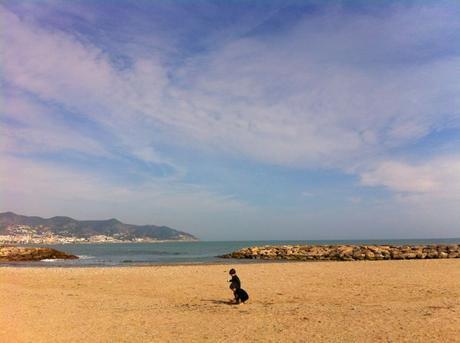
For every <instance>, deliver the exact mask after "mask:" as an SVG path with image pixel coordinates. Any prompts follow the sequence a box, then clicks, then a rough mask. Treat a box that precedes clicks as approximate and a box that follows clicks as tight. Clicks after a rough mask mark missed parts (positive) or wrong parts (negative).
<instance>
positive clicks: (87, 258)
mask: <svg viewBox="0 0 460 343" xmlns="http://www.w3.org/2000/svg"><path fill="white" fill-rule="evenodd" d="M77 256H78V258H79V259H80V260H89V259H92V258H95V257H94V256H90V255H77Z"/></svg>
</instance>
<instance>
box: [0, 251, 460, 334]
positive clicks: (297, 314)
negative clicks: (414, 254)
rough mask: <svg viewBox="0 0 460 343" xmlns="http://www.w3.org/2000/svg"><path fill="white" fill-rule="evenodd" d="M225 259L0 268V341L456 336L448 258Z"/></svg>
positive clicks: (459, 311)
mask: <svg viewBox="0 0 460 343" xmlns="http://www.w3.org/2000/svg"><path fill="white" fill-rule="evenodd" d="M229 268H230V266H229V265H189V266H149V267H129V268H17V267H1V268H0V337H1V341H2V342H181V341H183V342H202V341H209V342H230V341H231V342H281V341H284V342H322V341H324V342H373V341H384V342H401V341H407V342H430V341H446V342H447V341H449V342H455V341H457V342H459V341H460V259H453V260H411V261H378V262H377V261H376V262H317V263H263V264H243V265H236V269H237V272H238V275H239V276H240V278H241V280H242V286H243V288H244V289H246V290H247V291H248V292H249V294H250V297H251V298H250V300H249V302H248V303H247V304H244V305H229V304H227V303H226V302H227V301H228V300H229V298H230V296H231V293H230V290H229V289H228V283H227V280H228V274H227V273H228V270H229Z"/></svg>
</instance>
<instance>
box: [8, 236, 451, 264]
mask: <svg viewBox="0 0 460 343" xmlns="http://www.w3.org/2000/svg"><path fill="white" fill-rule="evenodd" d="M437 243H439V244H449V243H451V244H453V243H457V244H459V243H460V238H456V239H406V240H356V241H353V240H347V241H343V240H342V241H339V240H337V241H332V240H327V241H240V242H203V241H200V242H165V243H129V244H66V245H52V246H51V245H50V247H52V248H54V249H58V250H61V251H65V252H67V253H71V254H74V255H77V256H79V257H80V258H79V259H78V260H68V261H64V260H54V261H40V262H33V263H27V264H23V263H21V264H20V265H24V266H25V265H27V266H30V265H34V266H64V267H65V266H81V267H87V266H95V267H97V266H134V265H150V264H203V263H215V262H219V263H232V264H235V263H261V261H260V260H228V259H221V258H218V257H216V256H218V255H223V254H225V253H229V252H232V251H234V250H238V249H241V248H244V247H250V246H262V245H284V244H394V245H400V244H401V245H402V244H437ZM14 265H18V264H14Z"/></svg>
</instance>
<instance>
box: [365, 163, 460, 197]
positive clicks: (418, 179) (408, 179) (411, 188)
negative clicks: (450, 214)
mask: <svg viewBox="0 0 460 343" xmlns="http://www.w3.org/2000/svg"><path fill="white" fill-rule="evenodd" d="M361 183H362V184H363V185H365V186H383V187H387V188H388V189H390V190H392V191H394V192H397V193H402V194H403V195H402V197H405V196H407V194H405V193H408V196H413V195H414V193H415V195H416V197H412V198H420V196H422V195H423V196H425V199H431V200H433V197H435V198H439V197H442V198H456V199H460V157H459V156H449V157H437V158H434V159H432V160H429V161H423V162H420V163H417V164H408V163H405V162H399V161H383V162H379V163H378V164H377V165H376V166H375V167H374V168H373V169H371V170H369V171H367V172H363V173H362V174H361Z"/></svg>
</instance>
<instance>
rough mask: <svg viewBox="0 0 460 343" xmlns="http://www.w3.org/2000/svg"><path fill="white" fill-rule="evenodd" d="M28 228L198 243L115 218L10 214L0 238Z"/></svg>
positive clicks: (2, 218)
mask: <svg viewBox="0 0 460 343" xmlns="http://www.w3.org/2000/svg"><path fill="white" fill-rule="evenodd" d="M18 226H28V227H30V228H31V229H33V230H35V231H36V232H37V233H38V234H47V233H48V234H54V235H60V236H68V237H70V236H72V237H79V238H88V237H91V236H97V235H105V236H109V237H115V238H117V239H121V240H126V241H129V240H134V239H139V238H144V239H152V240H197V238H196V237H195V236H193V235H191V234H189V233H186V232H183V231H177V230H174V229H171V228H170V227H167V226H156V225H132V224H125V223H122V222H120V221H119V220H117V219H114V218H112V219H108V220H76V219H73V218H70V217H52V218H41V217H29V216H23V215H18V214H15V213H13V212H4V213H0V235H2V234H3V235H5V234H11V227H16V228H17V227H18Z"/></svg>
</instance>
